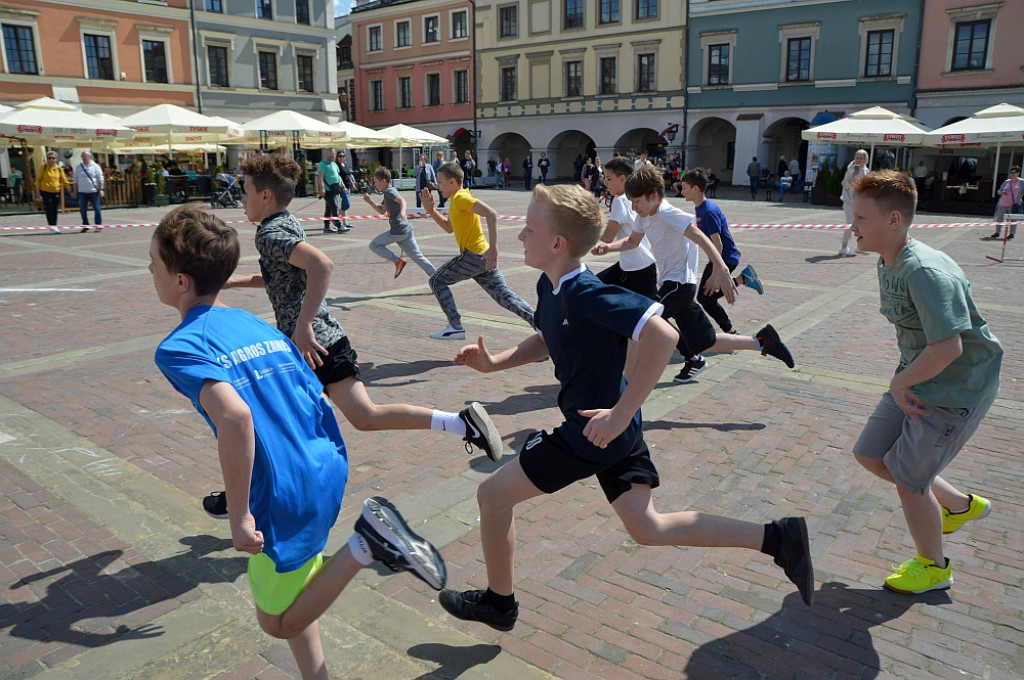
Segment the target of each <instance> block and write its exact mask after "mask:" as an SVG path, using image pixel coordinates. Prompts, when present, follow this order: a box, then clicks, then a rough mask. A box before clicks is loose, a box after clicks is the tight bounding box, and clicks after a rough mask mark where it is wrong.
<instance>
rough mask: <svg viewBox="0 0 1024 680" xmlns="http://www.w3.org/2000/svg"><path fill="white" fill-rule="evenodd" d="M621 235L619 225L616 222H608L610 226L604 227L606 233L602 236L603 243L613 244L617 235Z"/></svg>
mask: <svg viewBox="0 0 1024 680" xmlns="http://www.w3.org/2000/svg"><path fill="white" fill-rule="evenodd" d="M618 233H619V223H618V222H616V221H615V220H608V224H606V225H605V227H604V233H603V234H601V241H603V242H604V243H611V242H612V241H613V240H614V239H615V235H616V234H618Z"/></svg>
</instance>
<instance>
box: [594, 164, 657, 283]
mask: <svg viewBox="0 0 1024 680" xmlns="http://www.w3.org/2000/svg"><path fill="white" fill-rule="evenodd" d="M604 174H605V185H606V186H607V187H608V193H610V194H611V195H612V196H614V197H615V198H614V199H613V200H612V206H611V212H610V214H609V215H608V223H607V225H606V226H605V229H604V233H603V234H601V241H602V242H603V243H611V242H612V241H615V240H617V239H623V238H627V237H628V236H629V235H630V234H632V233H633V225H634V223H635V222H636V213H635V212H634V211H633V205H632V204H631V203H630V201H629V199H628V198H626V195H625V192H626V180H627V179H629V176H630V175H631V174H633V166H631V165H630V163H629V161H627V160H626V159H625V158H622V157H616V158H613V159H611V160H610V161H608V164H607V165H605V166H604ZM597 278H599V279H601V281H602V282H603V283H610V284H614V285H616V286H622V287H623V288H625V289H626V290H631V291H633V292H634V293H640V294H641V295H646V296H647V297H649V298H651V299H652V300H653V299H654V298H655V297H657V295H658V265H657V264H656V263H655V260H654V255H653V254H651V244H650V242H649V241H648V240H647V238H646V237H645V238H643V239H641V240H640V245H639V246H637V247H636V248H633V249H630V250H623V251H621V252H620V253H619V261H618V262H616V263H615V264H613V265H612V266H610V267H608V268H607V269H604V270H602V271H600V272H598V274H597Z"/></svg>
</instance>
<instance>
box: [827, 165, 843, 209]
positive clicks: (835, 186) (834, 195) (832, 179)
mask: <svg viewBox="0 0 1024 680" xmlns="http://www.w3.org/2000/svg"><path fill="white" fill-rule="evenodd" d="M843 174H844V171H843V169H842V168H840V167H839V163H838V161H833V162H832V163H829V172H828V177H827V180H826V183H825V205H829V206H832V207H838V206H841V205H842V204H843V200H842V199H841V198H840V196H842V194H843Z"/></svg>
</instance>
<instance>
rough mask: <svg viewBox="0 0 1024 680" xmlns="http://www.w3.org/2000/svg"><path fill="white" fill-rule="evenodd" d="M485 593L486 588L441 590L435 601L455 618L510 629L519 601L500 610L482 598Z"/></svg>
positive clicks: (513, 624)
mask: <svg viewBox="0 0 1024 680" xmlns="http://www.w3.org/2000/svg"><path fill="white" fill-rule="evenodd" d="M486 594H487V591H486V590H464V591H462V592H461V593H460V592H459V591H457V590H442V591H441V594H440V595H438V597H437V601H438V602H440V603H441V606H442V607H444V610H445V611H446V612H448V613H449V614H451V615H452V616H454V617H455V618H457V619H462V620H463V621H477V622H479V623H484V624H487V625H488V626H490V627H491V628H493V629H495V630H500V631H505V632H508V631H510V630H512V629H513V628H514V627H515V625H516V620H517V619H518V618H519V603H518V602H516V603H515V604H514V605H512V609H510V610H508V611H507V612H500V611H498V610H497V609H495V608H494V605H492V604H491V603H490V602H488V601H487V600H486V599H485V598H484V595H486Z"/></svg>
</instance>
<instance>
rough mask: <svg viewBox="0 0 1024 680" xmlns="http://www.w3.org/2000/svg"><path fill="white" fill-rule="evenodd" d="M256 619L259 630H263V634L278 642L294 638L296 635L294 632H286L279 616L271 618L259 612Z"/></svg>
mask: <svg viewBox="0 0 1024 680" xmlns="http://www.w3.org/2000/svg"><path fill="white" fill-rule="evenodd" d="M256 618H257V619H258V620H259V622H260V628H262V629H263V632H264V633H266V634H267V635H269V636H270V637H272V638H277V639H278V640H287V639H289V638H292V637H295V636H296V635H297V634H298V633H296V632H292V631H289V630H287V628H286V627H285V625H284V622H283V621H282V618H281V616H280V615H277V616H272V615H270V614H267V613H265V612H259V616H257V617H256Z"/></svg>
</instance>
